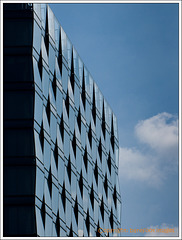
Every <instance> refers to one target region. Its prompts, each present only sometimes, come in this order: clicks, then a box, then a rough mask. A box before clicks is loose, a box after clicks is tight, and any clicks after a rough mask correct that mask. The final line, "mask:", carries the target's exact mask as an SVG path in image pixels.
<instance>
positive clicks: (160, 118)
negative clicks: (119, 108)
mask: <svg viewBox="0 0 182 240" xmlns="http://www.w3.org/2000/svg"><path fill="white" fill-rule="evenodd" d="M135 132H136V136H137V137H138V139H139V140H140V141H141V142H142V143H145V144H147V145H148V146H149V147H151V148H152V149H153V150H155V151H156V152H157V153H158V154H160V155H163V156H165V157H166V156H168V159H169V158H173V157H175V158H177V153H178V121H177V119H176V117H175V116H173V115H172V114H169V113H165V112H164V113H160V114H158V115H156V116H154V117H151V118H149V119H146V120H143V121H140V122H139V123H138V124H137V125H136V127H135ZM171 160H173V159H171Z"/></svg>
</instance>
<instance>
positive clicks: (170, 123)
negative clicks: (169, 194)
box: [119, 113, 178, 188]
mask: <svg viewBox="0 0 182 240" xmlns="http://www.w3.org/2000/svg"><path fill="white" fill-rule="evenodd" d="M135 133H136V136H137V139H138V140H139V141H140V142H142V143H144V144H147V146H149V148H148V149H147V150H145V151H142V150H140V149H139V148H138V149H137V148H122V147H120V163H119V174H120V177H121V180H122V181H123V180H124V181H126V180H136V181H140V182H142V183H146V184H148V185H150V186H152V187H156V188H159V187H160V186H161V185H162V184H163V182H164V180H165V179H166V177H167V176H168V174H169V173H171V172H174V171H176V169H177V167H176V166H177V160H178V121H177V119H176V118H175V117H174V116H173V115H171V114H169V113H161V114H158V115H156V116H154V117H152V118H149V119H146V120H143V121H140V122H139V123H138V124H137V125H136V127H135Z"/></svg>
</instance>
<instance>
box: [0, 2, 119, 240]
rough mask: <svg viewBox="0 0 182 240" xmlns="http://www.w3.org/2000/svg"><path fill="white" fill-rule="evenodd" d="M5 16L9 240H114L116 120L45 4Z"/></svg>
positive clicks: (21, 6)
mask: <svg viewBox="0 0 182 240" xmlns="http://www.w3.org/2000/svg"><path fill="white" fill-rule="evenodd" d="M3 16H4V20H3V29H4V38H3V41H4V42H3V44H4V46H3V49H4V145H3V146H4V165H3V166H4V172H3V176H4V186H3V190H4V192H3V200H4V203H3V204H4V205H3V206H4V208H3V216H4V223H3V227H4V236H13V237H17V236H26V237H31V236H117V231H116V229H117V228H120V212H121V210H120V206H121V197H120V193H119V184H118V154H119V143H118V134H117V120H116V117H115V115H114V114H113V112H112V110H111V108H110V107H109V105H108V103H107V102H106V100H105V99H104V98H103V95H102V94H101V92H100V90H99V88H98V86H97V84H96V83H95V82H94V81H93V78H92V76H91V75H90V73H89V71H88V70H87V68H86V66H85V65H84V63H83V62H82V60H81V58H80V57H79V55H78V53H77V51H76V50H75V48H74V46H73V45H72V43H71V42H70V40H69V39H68V37H67V35H66V34H65V32H64V30H63V29H62V27H61V26H60V24H59V23H58V21H57V20H56V18H55V16H54V14H53V12H52V11H51V9H50V8H49V6H48V5H46V4H27V3H16V4H13V3H11V4H8V3H6V4H3ZM73 22H74V19H73ZM104 229H115V230H113V231H112V230H110V231H109V232H107V231H105V230H104Z"/></svg>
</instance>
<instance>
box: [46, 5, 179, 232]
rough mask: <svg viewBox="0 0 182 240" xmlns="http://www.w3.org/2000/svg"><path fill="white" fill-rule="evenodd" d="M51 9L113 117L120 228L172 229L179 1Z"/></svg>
mask: <svg viewBox="0 0 182 240" xmlns="http://www.w3.org/2000/svg"><path fill="white" fill-rule="evenodd" d="M50 7H51V8H52V10H53V12H54V14H55V16H56V17H57V19H58V21H59V22H60V23H61V25H62V27H63V29H64V30H65V32H66V33H67V35H68V37H69V38H70V40H71V42H72V43H73V45H74V46H75V48H76V49H77V51H78V53H79V55H80V57H81V58H82V60H83V62H84V63H85V65H86V66H87V68H88V70H89V71H90V73H91V74H92V76H93V78H94V80H95V81H96V82H97V84H98V86H99V88H100V89H101V91H102V93H103V95H104V96H105V98H106V99H107V101H108V102H109V104H110V106H111V108H112V109H113V111H114V113H115V114H116V116H117V119H118V133H119V140H120V167H119V173H120V175H119V179H120V189H121V196H122V227H123V228H127V229H130V228H149V227H150V226H153V227H159V228H160V227H161V228H166V227H171V228H175V231H177V227H178V154H177V153H178V128H177V125H178V4H166V3H165V4H164V3H163V4H159V3H157V4H149V3H145V4H137V3H136V4H124V3H121V4H50ZM123 236H124V235H123ZM127 236H137V234H132V233H128V234H127ZM166 236H169V234H168V235H166Z"/></svg>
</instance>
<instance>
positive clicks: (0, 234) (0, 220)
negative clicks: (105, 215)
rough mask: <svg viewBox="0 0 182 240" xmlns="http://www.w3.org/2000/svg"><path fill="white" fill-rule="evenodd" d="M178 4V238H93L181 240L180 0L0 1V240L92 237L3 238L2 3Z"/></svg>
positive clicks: (181, 110)
mask: <svg viewBox="0 0 182 240" xmlns="http://www.w3.org/2000/svg"><path fill="white" fill-rule="evenodd" d="M15 2H16V3H48V4H49V3H70V4H71V3H111V4H114V3H130V4H132V3H178V4H179V226H178V227H179V228H178V230H179V236H178V237H137V236H136V237H135V236H133V237H103V238H101V237H94V239H133V238H134V239H141V238H142V239H181V144H182V141H181V136H182V126H181V114H182V109H181V100H182V99H181V87H182V85H181V73H182V72H181V64H182V61H181V54H182V52H181V51H182V48H181V44H182V43H181V41H182V38H181V27H182V26H181V20H182V19H181V10H182V4H181V3H182V2H181V0H152V1H151V0H150V1H149V0H140V1H138V0H133V1H130V0H127V1H126V0H125V1H124V0H123V1H122V0H118V1H117V0H114V1H112V0H103V1H97V0H88V1H85V0H79V1H77V0H75V1H71V0H67V1H60V0H57V1H55V0H52V1H51V0H45V1H37V0H30V1H16V0H14V1H13V0H10V1H9V0H1V2H0V13H1V25H0V30H1V39H0V40H1V41H0V43H1V45H0V53H1V64H0V72H1V83H0V84H1V85H0V86H1V88H0V90H1V94H0V105H1V109H0V110H1V128H0V133H1V146H0V153H1V165H0V166H1V168H0V169H1V208H0V209H1V218H0V223H1V224H0V239H34V240H35V239H36V238H38V239H75V238H76V239H92V238H93V237H3V204H2V203H3V3H15Z"/></svg>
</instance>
